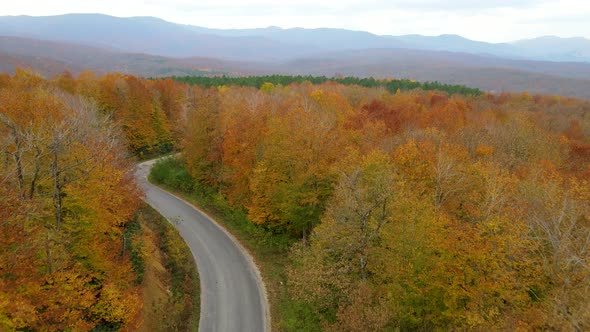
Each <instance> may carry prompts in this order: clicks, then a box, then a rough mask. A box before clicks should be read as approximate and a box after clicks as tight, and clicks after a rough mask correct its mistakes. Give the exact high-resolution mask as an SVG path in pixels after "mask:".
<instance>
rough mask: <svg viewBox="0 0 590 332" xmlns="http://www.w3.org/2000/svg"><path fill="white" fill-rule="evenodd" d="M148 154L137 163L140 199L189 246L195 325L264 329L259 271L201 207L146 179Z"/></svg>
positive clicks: (265, 308) (203, 328) (267, 316)
mask: <svg viewBox="0 0 590 332" xmlns="http://www.w3.org/2000/svg"><path fill="white" fill-rule="evenodd" d="M154 162H155V161H154V160H151V161H147V162H144V163H141V164H139V165H138V167H137V170H136V174H135V175H136V178H137V181H138V183H139V184H140V186H141V188H142V189H143V191H144V192H145V198H144V200H145V201H146V202H147V203H148V204H149V205H151V206H152V207H153V208H154V209H156V210H157V211H158V212H159V213H160V214H161V215H162V216H164V217H165V218H166V219H168V221H170V222H171V223H172V224H174V225H175V226H176V228H177V229H178V231H179V232H180V235H181V236H182V237H183V238H184V241H185V242H186V243H187V245H188V246H189V248H190V250H191V252H192V254H193V257H194V258H195V261H196V262H197V270H198V271H199V278H200V280H201V318H200V321H199V331H201V332H209V331H228V332H232V331H244V332H246V331H252V332H263V331H270V313H269V306H268V301H267V298H266V291H265V288H264V284H263V283H262V279H261V277H260V272H259V271H258V268H257V267H256V265H255V264H254V261H253V259H252V257H251V256H250V255H249V254H248V253H247V252H246V251H245V249H244V248H243V247H242V246H241V245H240V244H239V242H238V241H237V240H236V239H235V238H234V237H233V236H231V235H230V234H229V233H228V232H227V231H225V230H224V229H223V228H222V227H221V226H219V225H218V224H217V223H216V222H215V221H214V220H212V219H211V218H210V217H209V216H207V215H206V214H205V213H203V212H201V211H200V210H199V209H197V208H196V207H194V206H193V205H191V204H190V203H188V202H186V201H185V200H183V199H181V198H179V197H177V196H175V195H173V194H171V193H169V192H167V191H165V190H163V189H161V188H159V187H156V186H154V185H152V184H151V183H149V182H148V181H147V175H148V173H149V170H150V168H151V166H152V165H153V164H154Z"/></svg>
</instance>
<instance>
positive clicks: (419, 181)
mask: <svg viewBox="0 0 590 332" xmlns="http://www.w3.org/2000/svg"><path fill="white" fill-rule="evenodd" d="M189 91H190V92H189V93H188V95H189V96H190V99H189V100H190V102H189V104H190V105H193V108H191V109H190V110H189V111H188V112H187V113H186V122H185V124H184V129H183V136H182V137H183V138H182V139H181V142H182V143H181V146H182V151H183V152H184V157H183V158H184V162H185V163H186V169H187V171H188V174H189V175H190V176H191V177H192V178H193V179H194V180H195V181H198V182H199V183H200V185H199V186H195V187H198V188H202V187H203V186H206V187H208V188H210V190H211V191H213V192H218V193H221V195H223V196H224V197H225V199H227V200H228V201H229V202H230V203H231V204H233V206H234V207H235V208H237V209H244V210H245V211H246V212H247V215H248V218H249V219H250V220H251V222H253V223H254V224H256V225H259V227H263V228H265V229H267V230H269V231H270V232H274V233H275V234H283V235H284V234H290V235H291V236H293V237H297V238H299V239H301V240H300V241H299V243H298V244H297V245H295V246H294V247H293V248H291V250H290V251H289V252H285V255H289V257H290V259H291V263H290V264H289V266H288V268H287V275H288V280H287V283H286V285H287V286H286V287H287V290H286V291H287V292H288V293H289V294H290V296H292V298H293V299H294V301H295V302H296V305H294V306H291V307H290V309H289V312H288V313H284V315H285V316H284V317H282V321H281V323H279V325H280V326H281V327H282V328H283V329H284V330H293V331H301V330H309V331H315V330H319V329H324V330H338V331H366V330H371V331H376V330H388V329H390V330H391V329H392V330H395V329H401V330H436V329H445V330H448V329H450V330H464V329H479V330H506V329H523V330H537V329H540V330H543V329H549V330H585V329H588V328H590V312H589V311H588V308H590V302H589V300H588V299H590V288H588V284H589V282H590V269H589V268H590V265H589V259H590V251H589V248H590V186H589V184H588V179H589V178H590V141H589V137H590V112H589V110H590V104H589V103H588V102H587V101H580V100H574V99H568V98H562V97H552V96H530V95H528V94H526V93H525V94H519V95H510V94H503V95H499V96H494V95H480V96H460V95H452V96H449V95H448V94H446V93H444V92H425V91H422V90H414V91H410V92H401V91H397V92H395V93H389V92H387V91H384V90H383V89H381V88H364V87H360V86H357V85H342V84H338V83H335V82H326V83H324V84H321V85H313V84H311V83H310V82H304V83H301V84H296V83H295V84H290V85H288V86H283V85H274V84H273V85H268V84H263V85H262V87H261V89H255V88H252V87H237V86H232V87H227V86H224V87H218V88H202V87H200V86H193V87H191V88H190V89H189ZM179 174H180V173H179ZM182 186H184V187H191V185H189V184H182Z"/></svg>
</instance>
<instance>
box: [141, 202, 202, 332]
mask: <svg viewBox="0 0 590 332" xmlns="http://www.w3.org/2000/svg"><path fill="white" fill-rule="evenodd" d="M134 223H136V224H137V226H136V227H137V229H138V230H137V231H136V233H135V234H134V235H133V240H132V243H134V247H135V248H138V249H139V250H138V251H140V253H141V254H140V255H139V257H138V260H140V261H141V262H142V263H140V264H137V265H140V266H143V267H144V268H143V270H144V272H143V273H142V275H144V276H145V277H143V278H142V279H143V283H142V286H141V287H142V298H143V304H144V307H143V309H142V310H143V315H142V316H143V321H142V325H140V327H139V331H146V332H147V331H197V330H198V328H199V314H200V309H199V308H200V305H199V303H200V302H199V301H200V289H199V277H198V273H197V267H196V264H195V260H194V258H193V256H192V254H191V251H190V249H189V248H188V246H187V245H186V243H185V242H184V241H183V239H182V237H181V236H180V234H179V233H178V231H177V230H176V229H175V228H174V226H173V225H171V224H170V222H168V221H167V220H166V219H164V218H163V217H162V216H161V215H160V214H159V213H158V212H156V211H155V210H154V209H152V208H151V207H150V206H149V205H147V204H145V203H142V204H141V205H140V207H139V210H138V212H137V214H136V218H135V221H134Z"/></svg>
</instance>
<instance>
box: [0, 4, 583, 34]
mask: <svg viewBox="0 0 590 332" xmlns="http://www.w3.org/2000/svg"><path fill="white" fill-rule="evenodd" d="M2 2H3V3H2V5H1V6H0V15H33V16H39V15H57V14H65V13H103V14H108V15H114V16H121V17H127V16H155V17H160V18H163V19H165V20H167V21H171V22H176V23H184V24H192V25H198V26H204V27H208V28H256V27H267V26H271V25H272V26H280V27H283V28H291V27H304V28H319V27H330V28H345V29H353V30H364V31H369V32H373V33H376V34H381V35H383V34H387V35H403V34H422V35H440V34H458V35H462V36H464V37H467V38H470V39H474V40H482V41H490V42H504V41H513V40H518V39H523V38H532V37H538V36H544V35H556V36H560V37H574V36H581V37H586V38H589V39H590V0H558V1H555V0H554V1H545V0H515V1H508V0H483V1H480V0H447V1H438V0H335V1H332V0H254V1H239V0H216V1H199V0H192V1H191V0H38V1H29V0H3V1H2Z"/></svg>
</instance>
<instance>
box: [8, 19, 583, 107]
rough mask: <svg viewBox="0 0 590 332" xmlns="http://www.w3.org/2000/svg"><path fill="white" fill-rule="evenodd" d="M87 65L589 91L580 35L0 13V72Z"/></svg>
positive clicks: (156, 72) (160, 72) (138, 71)
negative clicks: (392, 32) (502, 36)
mask: <svg viewBox="0 0 590 332" xmlns="http://www.w3.org/2000/svg"><path fill="white" fill-rule="evenodd" d="M15 66H21V67H31V68H34V69H36V70H39V71H40V72H42V73H43V74H45V75H54V74H57V73H59V72H61V71H63V70H65V69H68V70H70V71H72V72H74V73H76V72H80V71H81V70H83V69H93V70H95V71H97V72H99V73H102V72H109V71H120V72H126V73H131V74H135V75H144V76H167V75H202V74H222V73H225V74H232V75H247V74H271V73H289V74H320V75H327V76H332V75H334V74H342V75H355V76H360V77H364V76H375V77H398V78H413V79H418V80H438V81H441V82H445V83H453V84H465V85H470V86H474V87H479V88H482V89H485V90H489V91H505V90H510V91H524V90H527V91H530V92H532V93H546V94H564V95H571V96H577V97H585V98H590V40H587V39H584V38H558V37H540V38H536V39H530V40H522V41H516V42H512V43H498V44H494V43H485V42H478V41H473V40H469V39H466V38H463V37H460V36H456V35H441V36H437V37H429V36H420V35H405V36H378V35H375V34H371V33H368V32H362V31H350V30H343V29H327V28H326V29H302V28H295V29H281V28H277V27H269V28H263V29H240V30H220V29H208V28H203V27H197V26H189V25H180V24H175V23H170V22H166V21H164V20H161V19H158V18H153V17H131V18H119V17H112V16H107V15H101V14H68V15H60V16H46V17H31V16H0V71H9V72H11V71H13V70H14V67H15Z"/></svg>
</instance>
